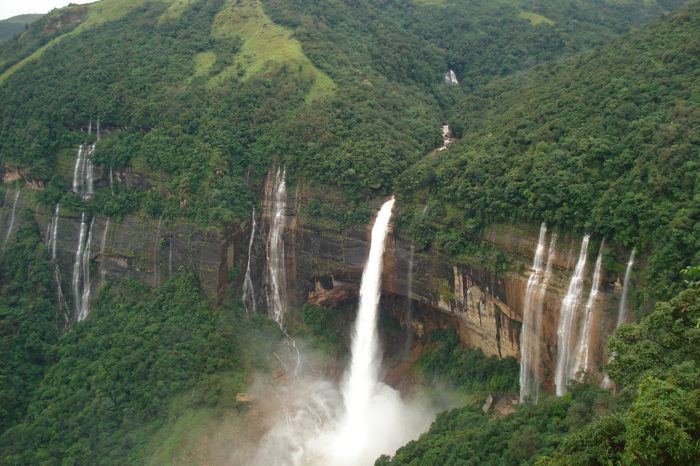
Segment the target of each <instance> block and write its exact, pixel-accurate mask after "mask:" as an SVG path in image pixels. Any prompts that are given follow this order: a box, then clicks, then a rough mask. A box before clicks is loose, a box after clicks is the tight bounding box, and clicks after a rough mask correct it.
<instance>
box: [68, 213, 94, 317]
mask: <svg viewBox="0 0 700 466" xmlns="http://www.w3.org/2000/svg"><path fill="white" fill-rule="evenodd" d="M94 221H95V219H94V218H93V219H92V221H91V222H90V227H89V228H88V227H87V225H86V224H85V213H84V212H83V214H82V216H81V218H80V233H79V234H78V246H77V247H76V250H75V261H74V262H73V278H72V281H71V284H72V286H73V302H74V306H75V319H76V320H77V321H81V320H83V319H85V318H86V317H87V315H88V313H89V303H90V243H91V242H92V230H93V228H92V227H93V225H94ZM86 236H87V240H86Z"/></svg>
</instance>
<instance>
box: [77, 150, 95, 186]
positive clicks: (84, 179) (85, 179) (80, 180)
mask: <svg viewBox="0 0 700 466" xmlns="http://www.w3.org/2000/svg"><path fill="white" fill-rule="evenodd" d="M94 150H95V145H94V144H91V145H89V146H88V147H87V149H85V148H84V147H83V144H81V145H80V146H78V153H77V155H76V156H75V165H74V166H73V192H74V193H75V194H80V195H81V196H82V197H83V198H87V197H92V195H93V194H94V168H93V165H92V159H90V158H89V157H90V155H92V153H93V152H94Z"/></svg>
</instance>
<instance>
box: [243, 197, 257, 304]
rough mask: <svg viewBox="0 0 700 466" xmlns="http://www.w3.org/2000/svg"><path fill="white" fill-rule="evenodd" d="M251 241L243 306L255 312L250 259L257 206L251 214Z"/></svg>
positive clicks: (244, 284) (244, 282) (249, 243)
mask: <svg viewBox="0 0 700 466" xmlns="http://www.w3.org/2000/svg"><path fill="white" fill-rule="evenodd" d="M250 218H251V220H250V222H251V226H250V241H248V265H246V268H245V278H244V279H243V297H242V300H243V306H244V307H245V311H246V312H247V313H248V314H250V313H255V290H254V289H253V280H252V279H251V278H250V261H251V257H252V256H253V241H255V207H253V213H252V214H251V216H250Z"/></svg>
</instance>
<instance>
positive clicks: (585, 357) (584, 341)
mask: <svg viewBox="0 0 700 466" xmlns="http://www.w3.org/2000/svg"><path fill="white" fill-rule="evenodd" d="M603 244H604V243H602V242H601V243H600V250H599V251H598V258H597V259H596V261H595V271H594V272H593V282H592V283H591V291H590V293H589V294H588V301H586V308H585V310H584V312H583V329H582V330H581V334H580V335H579V339H578V344H577V345H576V358H575V360H574V365H573V366H572V369H571V372H570V373H569V378H574V377H578V376H579V374H580V375H582V374H584V373H586V372H588V369H589V365H590V347H591V329H592V327H593V319H594V317H595V316H594V311H595V309H596V301H597V299H598V291H599V289H600V279H601V275H602V273H601V271H602V269H603Z"/></svg>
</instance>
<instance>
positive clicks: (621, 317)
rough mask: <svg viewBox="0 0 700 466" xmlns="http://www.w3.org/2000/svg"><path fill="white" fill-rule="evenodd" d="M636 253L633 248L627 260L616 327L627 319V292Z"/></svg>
mask: <svg viewBox="0 0 700 466" xmlns="http://www.w3.org/2000/svg"><path fill="white" fill-rule="evenodd" d="M634 253H635V250H634V249H632V253H631V254H630V259H629V261H627V269H625V279H624V281H623V282H622V295H621V296H620V306H619V307H618V309H617V325H616V327H615V328H617V327H619V326H620V325H622V324H624V323H625V321H626V320H627V293H628V292H629V286H630V277H631V276H632V267H633V266H634Z"/></svg>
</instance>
